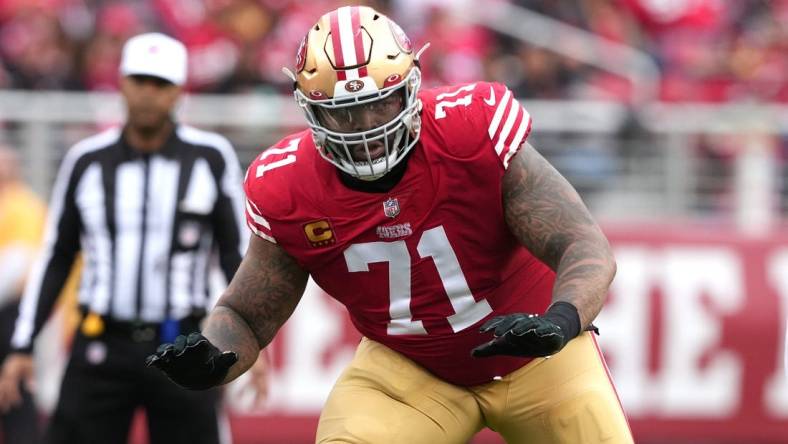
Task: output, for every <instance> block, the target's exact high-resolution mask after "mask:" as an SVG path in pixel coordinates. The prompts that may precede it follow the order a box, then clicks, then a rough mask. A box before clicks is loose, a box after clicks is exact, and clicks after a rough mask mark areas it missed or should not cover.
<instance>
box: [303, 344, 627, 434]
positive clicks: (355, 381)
mask: <svg viewBox="0 0 788 444" xmlns="http://www.w3.org/2000/svg"><path fill="white" fill-rule="evenodd" d="M483 427H489V428H491V429H493V430H495V431H497V432H498V433H499V434H500V435H501V436H502V437H503V438H504V439H505V440H506V442H507V443H509V444H525V443H529V444H553V443H555V444H564V443H566V444H580V443H582V444H594V443H605V444H613V443H615V444H619V443H632V442H633V439H632V435H631V432H630V430H629V426H628V424H627V420H626V417H625V416H624V412H623V411H622V409H621V405H620V404H619V401H618V397H617V396H616V393H615V390H614V388H613V385H612V384H611V382H610V378H609V377H608V374H607V370H606V367H605V364H604V361H603V360H602V358H601V355H600V354H599V351H598V348H597V345H596V342H595V339H594V338H593V335H592V333H590V332H584V333H583V334H581V335H580V336H579V337H577V338H576V339H574V340H572V341H570V342H569V344H567V345H566V347H564V349H563V350H561V352H560V353H558V354H556V355H554V356H552V357H550V358H548V359H545V358H537V359H534V360H533V361H531V362H529V363H528V364H527V365H525V366H524V367H522V368H520V369H518V370H516V371H514V372H512V373H510V374H508V375H506V376H503V377H502V378H501V379H500V380H496V381H492V382H490V383H487V384H483V385H479V386H474V387H460V386H456V385H452V384H449V383H447V382H444V381H443V380H441V379H438V378H436V377H435V376H433V375H432V374H430V373H429V372H427V371H426V370H424V369H423V368H422V367H420V366H419V365H417V364H415V363H414V362H413V361H411V360H409V359H408V358H406V357H404V356H403V355H401V354H399V353H397V352H395V351H393V350H391V349H389V348H388V347H386V346H384V345H382V344H380V343H378V342H375V341H372V340H370V339H367V338H364V339H362V341H361V344H359V346H358V349H357V350H356V355H355V357H354V358H353V361H352V362H351V363H350V365H349V366H348V367H347V368H346V369H345V371H344V372H343V373H342V375H341V376H340V377H339V380H338V381H337V383H336V385H335V386H334V388H333V390H332V391H331V394H330V395H329V398H328V401H327V402H326V406H325V408H324V409H323V413H322V414H321V416H320V424H319V425H318V429H317V442H318V443H319V444H329V443H331V444H338V443H353V444H387V443H392V444H393V443H397V444H403V443H404V444H444V443H445V444H465V443H467V442H468V440H470V439H471V438H472V437H473V435H474V434H476V433H477V432H478V431H480V430H481V429H482V428H483Z"/></svg>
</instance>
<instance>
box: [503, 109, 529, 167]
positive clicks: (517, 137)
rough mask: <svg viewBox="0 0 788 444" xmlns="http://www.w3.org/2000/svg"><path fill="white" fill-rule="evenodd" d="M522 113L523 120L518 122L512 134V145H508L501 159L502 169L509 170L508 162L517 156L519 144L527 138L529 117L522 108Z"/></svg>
mask: <svg viewBox="0 0 788 444" xmlns="http://www.w3.org/2000/svg"><path fill="white" fill-rule="evenodd" d="M523 113H524V116H523V120H521V121H520V126H518V127H517V132H515V134H514V139H512V143H511V144H510V145H509V151H508V152H507V153H506V156H505V157H504V158H503V168H504V169H507V168H509V161H510V160H511V159H512V156H514V155H515V154H517V151H519V150H520V144H521V143H522V142H523V140H525V138H526V137H527V136H528V133H530V132H531V115H530V114H528V111H526V110H525V108H523Z"/></svg>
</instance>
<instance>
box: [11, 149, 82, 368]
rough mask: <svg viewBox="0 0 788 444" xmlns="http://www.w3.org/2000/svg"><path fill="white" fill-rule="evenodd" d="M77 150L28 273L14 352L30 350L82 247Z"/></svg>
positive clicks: (64, 170)
mask: <svg viewBox="0 0 788 444" xmlns="http://www.w3.org/2000/svg"><path fill="white" fill-rule="evenodd" d="M79 157H80V156H78V155H77V154H74V153H69V154H67V155H66V157H65V159H64V160H63V163H62V164H61V166H60V170H59V171H58V175H57V178H56V180H55V184H54V187H53V189H52V197H51V201H50V204H49V212H48V215H47V221H46V225H45V231H44V244H43V246H42V248H41V252H40V253H39V256H38V258H37V259H36V261H35V263H34V265H33V268H32V270H31V272H30V275H29V276H28V280H27V285H26V286H25V292H24V294H23V296H22V300H21V303H20V306H19V316H18V317H17V319H16V325H15V328H14V334H13V336H12V337H11V350H12V352H22V353H30V352H31V351H32V349H33V340H34V339H35V337H36V336H37V335H38V333H39V331H41V328H42V327H43V325H44V323H45V322H46V321H47V319H48V318H49V315H50V314H51V313H52V308H53V307H54V305H55V302H56V301H57V298H58V295H60V292H61V290H62V288H63V285H64V284H65V282H66V279H67V278H68V275H69V272H70V271H71V267H72V265H73V264H74V259H75V257H76V254H77V252H78V251H79V249H80V244H79V237H80V230H81V219H80V216H79V211H78V209H77V205H76V200H75V198H74V195H75V193H76V186H77V182H78V177H77V175H78V173H77V171H78V169H79V168H78V163H79Z"/></svg>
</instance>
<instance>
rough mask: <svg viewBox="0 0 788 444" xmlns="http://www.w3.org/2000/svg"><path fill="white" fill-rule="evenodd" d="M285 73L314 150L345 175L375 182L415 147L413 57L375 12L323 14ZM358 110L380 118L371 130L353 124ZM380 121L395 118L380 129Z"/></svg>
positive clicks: (400, 35) (401, 35) (416, 75)
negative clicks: (293, 72) (306, 122)
mask: <svg viewBox="0 0 788 444" xmlns="http://www.w3.org/2000/svg"><path fill="white" fill-rule="evenodd" d="M286 73H289V72H288V71H286ZM289 74H290V76H291V78H292V79H293V81H294V83H295V92H294V94H295V98H296V102H297V103H298V105H299V106H300V107H301V109H303V110H304V113H305V114H306V118H307V121H308V122H309V126H310V127H311V129H312V135H313V137H314V140H315V145H316V146H317V149H318V151H319V152H320V154H321V155H322V156H323V158H324V159H326V160H328V161H329V162H331V163H332V164H334V165H335V166H336V167H337V168H339V169H340V170H342V171H344V172H345V173H347V174H350V175H352V176H354V177H357V178H359V179H364V180H375V179H377V178H379V177H381V176H383V175H384V174H386V173H387V172H389V171H390V170H391V168H393V167H394V166H395V165H396V164H397V163H399V162H400V161H402V159H403V158H404V157H405V155H406V154H407V153H408V151H410V150H411V149H412V148H413V146H414V145H415V144H416V142H417V141H418V138H419V132H420V129H421V120H420V116H419V112H420V108H421V103H420V101H419V99H418V97H417V94H418V90H419V85H420V84H421V72H420V71H419V68H418V54H415V55H414V51H413V47H412V46H411V42H410V40H409V39H408V37H407V36H406V35H405V32H404V31H402V28H400V27H399V26H398V25H397V24H396V23H394V22H393V21H391V20H389V18H388V17H386V16H384V15H383V14H380V13H379V12H377V11H375V10H374V9H372V8H370V7H366V6H352V7H351V6H346V7H342V8H339V9H337V10H334V11H332V12H329V13H328V14H325V15H323V16H322V17H321V18H320V20H318V22H317V23H316V24H315V25H314V26H313V27H312V28H310V30H309V32H308V33H307V35H306V36H305V37H304V38H303V39H302V40H301V45H300V47H299V49H298V55H297V56H296V72H295V74H292V73H289ZM395 107H396V108H395ZM386 111H387V112H386ZM362 112H363V113H368V114H369V113H372V115H377V116H378V117H379V118H378V119H377V121H376V122H374V126H373V127H372V128H368V127H361V128H360V125H359V123H358V122H356V123H355V124H354V123H353V122H352V121H353V119H354V116H358V115H360V113H362ZM380 116H392V117H393V118H391V119H390V120H389V119H388V117H385V119H386V120H387V121H385V123H381V122H380ZM356 120H360V119H356ZM329 127H331V128H330V129H329Z"/></svg>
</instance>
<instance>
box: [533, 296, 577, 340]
mask: <svg viewBox="0 0 788 444" xmlns="http://www.w3.org/2000/svg"><path fill="white" fill-rule="evenodd" d="M542 317H543V318H545V319H547V320H549V321H551V322H553V323H554V324H556V325H557V326H559V327H561V331H563V332H564V341H565V343H566V342H569V341H570V340H572V339H574V338H576V337H577V335H579V334H580V315H579V314H578V313H577V308H576V307H575V306H574V305H572V304H571V303H569V302H566V301H558V302H554V303H553V304H552V305H550V307H549V308H548V309H547V312H546V313H545V314H544V315H542Z"/></svg>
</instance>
